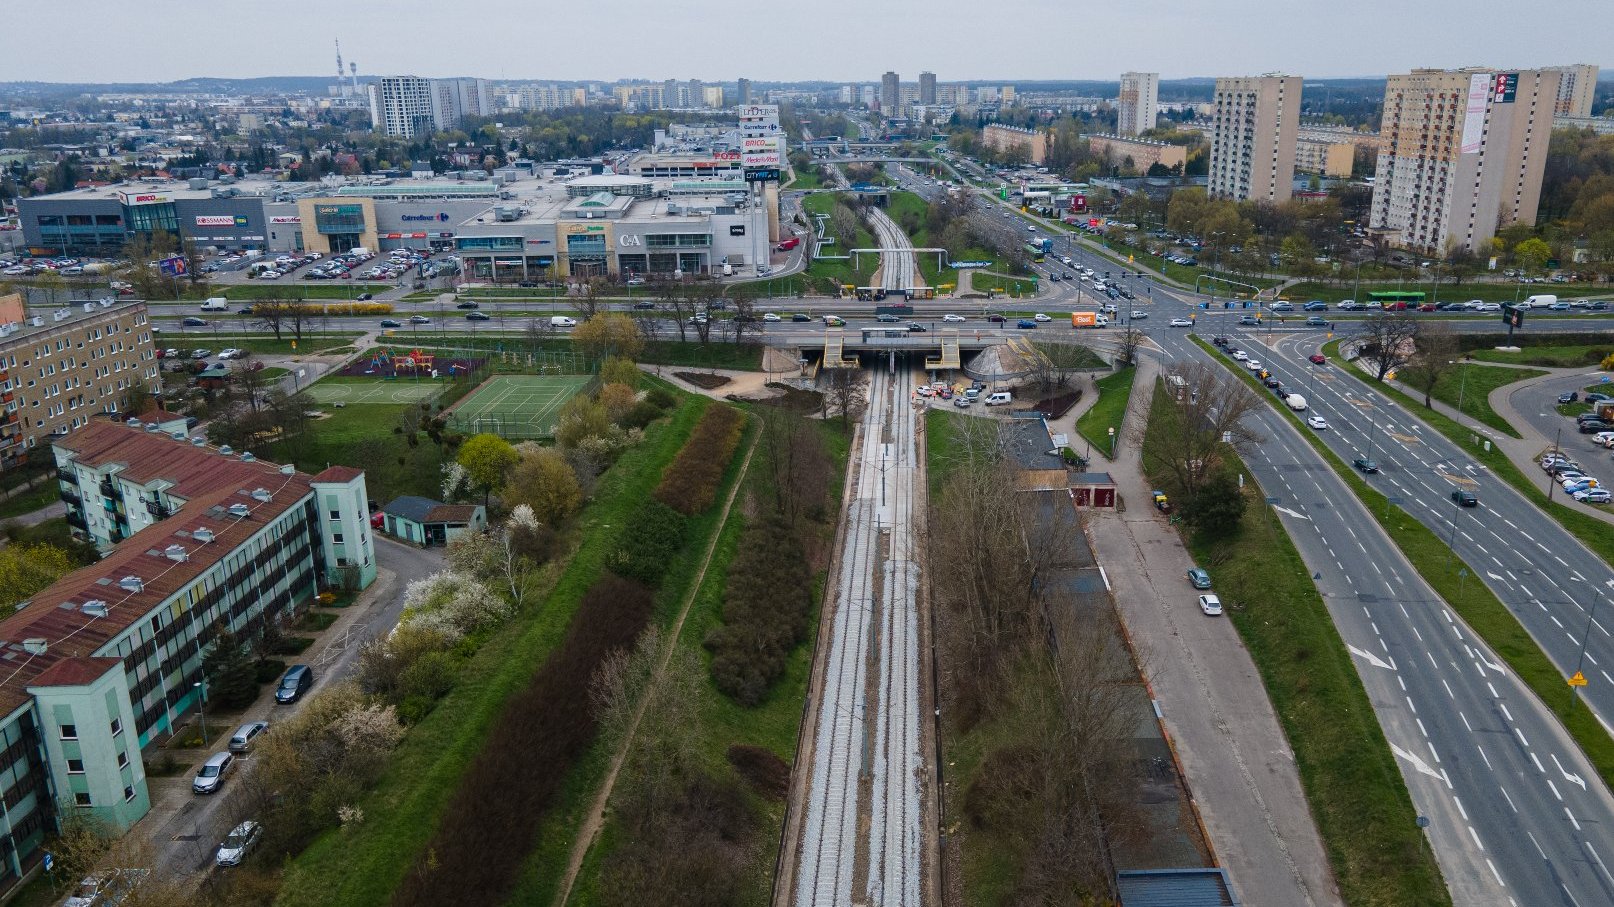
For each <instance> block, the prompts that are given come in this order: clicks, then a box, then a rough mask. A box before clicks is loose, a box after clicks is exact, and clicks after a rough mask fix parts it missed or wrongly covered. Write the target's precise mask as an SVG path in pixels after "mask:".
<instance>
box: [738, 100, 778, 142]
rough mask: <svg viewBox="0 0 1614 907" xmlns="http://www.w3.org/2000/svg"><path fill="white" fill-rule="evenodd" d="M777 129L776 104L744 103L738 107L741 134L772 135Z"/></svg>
mask: <svg viewBox="0 0 1614 907" xmlns="http://www.w3.org/2000/svg"><path fill="white" fill-rule="evenodd" d="M778 131H779V105H778V104H744V105H741V107H740V134H741V135H773V134H774V133H776V132H778Z"/></svg>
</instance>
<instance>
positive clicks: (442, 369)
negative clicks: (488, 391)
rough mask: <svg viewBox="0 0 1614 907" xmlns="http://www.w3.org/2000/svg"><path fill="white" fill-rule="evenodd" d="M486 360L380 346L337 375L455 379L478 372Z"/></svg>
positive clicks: (354, 361) (348, 365)
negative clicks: (449, 356) (448, 356)
mask: <svg viewBox="0 0 1614 907" xmlns="http://www.w3.org/2000/svg"><path fill="white" fill-rule="evenodd" d="M484 363H485V360H483V359H467V358H447V357H442V356H438V355H435V354H433V353H429V352H426V351H424V350H418V349H416V350H410V351H409V352H407V353H405V352H401V351H394V350H393V349H392V348H391V347H381V348H379V349H376V350H372V351H371V353H370V355H369V356H360V357H359V358H357V359H355V360H353V361H352V362H350V363H348V364H347V365H346V366H345V367H343V369H342V370H341V371H340V372H338V374H340V375H343V376H346V377H349V378H443V379H453V378H457V377H459V376H461V375H465V374H468V373H470V372H474V371H476V370H477V369H479V368H481V367H482V366H483V364H484Z"/></svg>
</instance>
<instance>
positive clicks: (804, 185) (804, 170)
mask: <svg viewBox="0 0 1614 907" xmlns="http://www.w3.org/2000/svg"><path fill="white" fill-rule="evenodd" d="M790 172H791V173H793V174H795V179H792V180H791V181H790V182H788V183H785V184H784V185H783V186H780V187H779V188H781V189H801V190H807V189H822V188H824V184H823V183H822V182H821V181H820V180H819V179H818V165H817V164H814V165H812V166H810V167H794V168H791V171H790Z"/></svg>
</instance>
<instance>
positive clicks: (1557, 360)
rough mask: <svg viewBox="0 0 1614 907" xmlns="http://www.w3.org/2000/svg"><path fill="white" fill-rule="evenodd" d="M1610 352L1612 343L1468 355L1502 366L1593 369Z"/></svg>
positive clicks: (1529, 348)
mask: <svg viewBox="0 0 1614 907" xmlns="http://www.w3.org/2000/svg"><path fill="white" fill-rule="evenodd" d="M1611 350H1614V341H1611V342H1609V343H1600V344H1576V345H1573V346H1526V347H1521V348H1520V349H1519V351H1518V352H1517V353H1515V352H1512V351H1511V350H1510V351H1506V352H1504V351H1502V350H1475V351H1473V352H1472V353H1470V354H1469V355H1470V356H1472V357H1473V358H1475V359H1478V360H1480V361H1481V362H1500V363H1502V364H1504V365H1539V366H1543V367H1545V368H1595V367H1596V366H1597V365H1598V364H1599V363H1601V362H1602V361H1603V357H1605V356H1607V355H1608V354H1609V352H1610V351H1611Z"/></svg>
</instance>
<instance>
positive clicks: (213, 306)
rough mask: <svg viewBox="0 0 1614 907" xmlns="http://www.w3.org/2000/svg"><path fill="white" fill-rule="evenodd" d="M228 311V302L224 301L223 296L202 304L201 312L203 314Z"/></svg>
mask: <svg viewBox="0 0 1614 907" xmlns="http://www.w3.org/2000/svg"><path fill="white" fill-rule="evenodd" d="M229 310H230V300H228V299H225V298H224V297H223V296H214V297H213V298H211V299H209V300H208V301H206V302H204V303H202V311H204V312H228V311H229Z"/></svg>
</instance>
